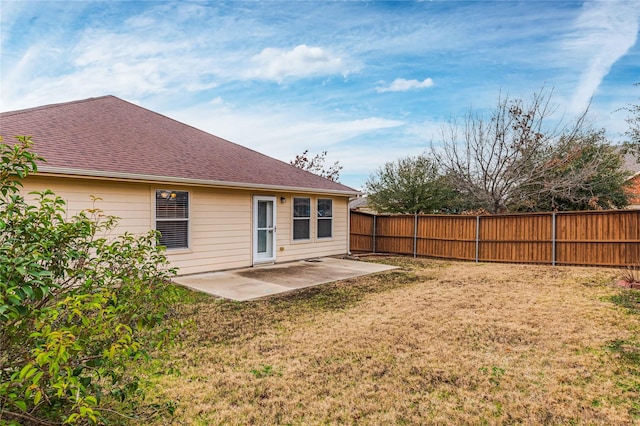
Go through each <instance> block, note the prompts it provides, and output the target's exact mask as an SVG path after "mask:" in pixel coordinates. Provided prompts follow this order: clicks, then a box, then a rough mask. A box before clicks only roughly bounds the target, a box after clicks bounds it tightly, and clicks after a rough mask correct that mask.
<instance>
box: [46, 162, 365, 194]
mask: <svg viewBox="0 0 640 426" xmlns="http://www.w3.org/2000/svg"><path fill="white" fill-rule="evenodd" d="M37 173H38V174H46V175H51V176H57V177H83V178H87V179H103V180H104V179H106V180H116V181H126V182H142V183H150V182H162V183H168V184H181V185H194V186H210V187H216V188H238V189H259V190H269V191H279V192H310V193H317V194H334V195H342V196H356V195H360V194H361V193H360V192H358V191H355V190H354V191H340V190H331V189H318V188H305V187H298V186H279V185H265V184H257V183H245V182H226V181H216V180H206V179H190V178H178V177H170V176H154V175H140V174H136V173H122V172H107V171H102V170H80V169H68V168H64V167H50V166H46V165H41V166H38V172H37Z"/></svg>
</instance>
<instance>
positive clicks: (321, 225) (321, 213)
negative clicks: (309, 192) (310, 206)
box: [317, 198, 333, 238]
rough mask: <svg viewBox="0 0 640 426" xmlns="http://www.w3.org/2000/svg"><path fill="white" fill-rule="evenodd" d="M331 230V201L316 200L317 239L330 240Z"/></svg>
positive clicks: (324, 199) (325, 199)
mask: <svg viewBox="0 0 640 426" xmlns="http://www.w3.org/2000/svg"><path fill="white" fill-rule="evenodd" d="M332 230H333V200H330V199H327V198H318V230H317V233H318V238H331V237H332V236H333V234H332Z"/></svg>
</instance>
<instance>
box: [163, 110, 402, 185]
mask: <svg viewBox="0 0 640 426" xmlns="http://www.w3.org/2000/svg"><path fill="white" fill-rule="evenodd" d="M162 113H163V114H165V115H167V116H169V117H173V118H175V119H176V120H179V121H182V122H184V123H187V124H190V125H192V126H194V127H196V128H199V129H202V130H204V131H206V132H208V133H211V134H214V135H217V136H219V137H222V138H224V139H227V140H230V141H232V142H235V143H238V144H240V145H243V146H246V147H248V148H251V149H255V150H256V151H258V152H262V153H263V154H266V155H269V156H271V157H274V158H278V159H280V160H282V161H288V160H290V159H292V158H294V157H295V155H296V154H299V153H301V152H302V151H303V150H305V149H308V150H309V151H310V152H321V151H325V150H326V151H328V158H327V161H328V162H331V163H332V162H334V161H340V164H342V165H343V166H344V167H345V170H349V172H359V173H365V174H368V173H369V172H371V171H372V168H375V167H378V166H379V165H381V164H384V162H385V161H387V160H388V159H389V158H391V157H390V155H391V154H390V153H391V152H396V153H397V152H398V147H397V146H395V145H394V144H393V143H389V141H388V140H386V139H385V140H382V141H381V140H380V139H381V138H382V136H381V133H382V132H386V131H389V130H390V129H395V128H400V127H402V126H405V125H406V123H405V122H404V121H399V120H390V119H386V118H383V117H367V118H363V119H351V120H349V119H347V120H340V119H338V120H336V119H333V118H331V117H326V116H325V117H319V116H318V113H317V111H314V112H310V111H299V110H282V111H277V110H272V111H269V112H265V111H248V110H236V109H234V108H231V107H230V106H229V105H228V104H220V103H217V104H211V103H207V104H200V105H193V106H192V107H190V108H188V109H180V110H174V111H162ZM362 137H364V138H366V139H368V140H369V143H368V144H357V146H353V145H352V144H351V143H348V142H349V141H352V140H354V139H356V138H362ZM382 139H384V138H382ZM347 152H348V154H345V153H347ZM402 154H404V151H402ZM396 155H398V154H396ZM364 158H366V159H367V161H363V159H364Z"/></svg>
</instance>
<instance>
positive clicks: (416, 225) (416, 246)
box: [413, 213, 418, 257]
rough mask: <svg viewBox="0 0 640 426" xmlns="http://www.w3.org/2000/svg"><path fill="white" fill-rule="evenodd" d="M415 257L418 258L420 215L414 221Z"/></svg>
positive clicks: (416, 215)
mask: <svg viewBox="0 0 640 426" xmlns="http://www.w3.org/2000/svg"><path fill="white" fill-rule="evenodd" d="M413 257H418V213H416V214H415V219H414V220H413Z"/></svg>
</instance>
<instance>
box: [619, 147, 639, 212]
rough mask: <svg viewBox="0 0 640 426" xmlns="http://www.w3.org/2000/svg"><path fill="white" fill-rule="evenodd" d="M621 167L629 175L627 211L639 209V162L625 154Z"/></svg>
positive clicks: (631, 155)
mask: <svg viewBox="0 0 640 426" xmlns="http://www.w3.org/2000/svg"><path fill="white" fill-rule="evenodd" d="M622 159H623V165H622V167H623V168H624V169H625V170H627V171H628V172H629V173H630V175H631V176H630V177H629V178H628V179H627V180H628V181H629V187H628V190H627V191H628V193H629V203H630V204H629V206H628V207H627V208H628V209H636V210H637V209H640V162H639V161H638V160H637V159H636V157H635V156H634V155H633V154H631V153H625V154H624V155H623V157H622Z"/></svg>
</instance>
